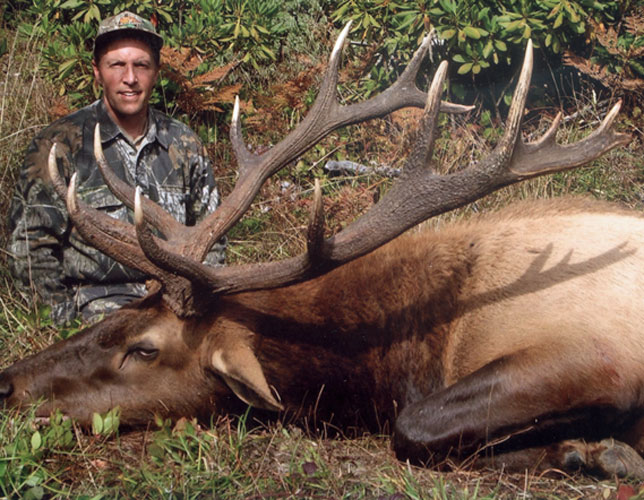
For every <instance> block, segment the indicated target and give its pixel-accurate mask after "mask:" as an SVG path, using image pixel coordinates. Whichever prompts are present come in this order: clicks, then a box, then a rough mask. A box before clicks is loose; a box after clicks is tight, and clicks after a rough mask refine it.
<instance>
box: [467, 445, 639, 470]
mask: <svg viewBox="0 0 644 500" xmlns="http://www.w3.org/2000/svg"><path fill="white" fill-rule="evenodd" d="M471 459H472V460H471V461H470V460H467V461H465V462H463V464H460V466H461V467H463V466H469V465H471V466H472V467H473V468H492V469H503V470H505V471H507V472H524V471H526V470H528V471H530V472H532V473H534V472H537V471H538V472H543V471H553V470H554V471H566V472H569V473H570V472H584V473H586V474H591V475H593V476H596V477H600V478H613V477H631V478H638V479H644V458H642V457H641V455H640V454H639V453H637V451H635V450H634V449H633V448H632V447H631V446H629V445H628V444H626V443H624V442H622V441H617V440H615V439H612V438H608V439H602V440H601V441H595V442H586V441H584V440H581V439H568V440H565V441H561V442H559V443H553V444H551V445H548V446H540V447H535V448H527V449H524V450H517V451H510V452H507V453H502V454H499V455H490V456H476V457H471Z"/></svg>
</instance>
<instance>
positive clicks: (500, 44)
mask: <svg viewBox="0 0 644 500" xmlns="http://www.w3.org/2000/svg"><path fill="white" fill-rule="evenodd" d="M494 46H495V47H496V48H497V50H500V51H501V52H505V51H506V50H508V46H507V45H506V44H505V42H504V41H502V40H494Z"/></svg>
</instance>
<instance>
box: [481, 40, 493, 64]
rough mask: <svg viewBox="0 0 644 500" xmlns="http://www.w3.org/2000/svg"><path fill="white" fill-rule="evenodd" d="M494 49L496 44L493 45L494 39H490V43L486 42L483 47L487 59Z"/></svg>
mask: <svg viewBox="0 0 644 500" xmlns="http://www.w3.org/2000/svg"><path fill="white" fill-rule="evenodd" d="M493 50H494V46H493V45H492V40H490V41H489V42H488V43H486V44H485V47H483V52H482V54H483V57H484V58H485V59H487V58H488V57H490V54H492V51H493Z"/></svg>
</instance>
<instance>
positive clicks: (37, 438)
mask: <svg viewBox="0 0 644 500" xmlns="http://www.w3.org/2000/svg"><path fill="white" fill-rule="evenodd" d="M41 446H42V436H41V435H40V432H38V431H36V432H34V433H33V434H32V435H31V450H32V451H36V450H39V449H40V447H41Z"/></svg>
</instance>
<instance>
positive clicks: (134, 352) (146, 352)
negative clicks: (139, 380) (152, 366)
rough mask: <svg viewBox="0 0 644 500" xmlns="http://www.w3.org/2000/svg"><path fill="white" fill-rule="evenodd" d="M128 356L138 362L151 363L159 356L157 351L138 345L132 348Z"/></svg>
mask: <svg viewBox="0 0 644 500" xmlns="http://www.w3.org/2000/svg"><path fill="white" fill-rule="evenodd" d="M128 354H129V355H131V356H133V357H134V358H136V359H138V360H140V361H152V360H154V359H156V357H157V356H158V355H159V349H156V348H155V347H151V346H147V345H141V344H139V345H134V346H132V347H131V348H130V349H129V352H128Z"/></svg>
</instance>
